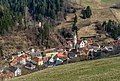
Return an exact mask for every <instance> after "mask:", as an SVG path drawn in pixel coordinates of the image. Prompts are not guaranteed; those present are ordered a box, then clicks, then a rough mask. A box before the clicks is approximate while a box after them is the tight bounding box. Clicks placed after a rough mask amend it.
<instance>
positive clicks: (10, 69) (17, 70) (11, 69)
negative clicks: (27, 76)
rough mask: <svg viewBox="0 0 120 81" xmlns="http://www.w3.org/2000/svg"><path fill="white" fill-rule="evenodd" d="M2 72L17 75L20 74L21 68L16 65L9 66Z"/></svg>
mask: <svg viewBox="0 0 120 81" xmlns="http://www.w3.org/2000/svg"><path fill="white" fill-rule="evenodd" d="M4 72H5V73H6V74H7V73H13V76H19V75H21V69H20V68H18V67H14V66H10V67H8V68H6V69H5V70H4Z"/></svg>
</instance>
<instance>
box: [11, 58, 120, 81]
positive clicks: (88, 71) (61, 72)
mask: <svg viewBox="0 0 120 81" xmlns="http://www.w3.org/2000/svg"><path fill="white" fill-rule="evenodd" d="M119 61H120V57H114V58H107V59H100V60H94V61H85V62H80V63H73V64H68V65H62V66H58V67H54V68H48V69H45V70H42V71H40V72H35V73H33V74H29V75H25V76H21V77H18V78H13V79H12V80H10V81H113V80H114V81H119V80H120V77H119V75H120V62H119Z"/></svg>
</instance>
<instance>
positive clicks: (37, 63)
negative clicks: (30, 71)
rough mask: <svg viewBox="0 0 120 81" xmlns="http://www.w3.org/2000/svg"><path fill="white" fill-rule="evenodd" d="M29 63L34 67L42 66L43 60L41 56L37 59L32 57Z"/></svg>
mask: <svg viewBox="0 0 120 81" xmlns="http://www.w3.org/2000/svg"><path fill="white" fill-rule="evenodd" d="M31 62H32V63H33V64H36V65H43V59H42V56H39V57H33V58H32V60H31Z"/></svg>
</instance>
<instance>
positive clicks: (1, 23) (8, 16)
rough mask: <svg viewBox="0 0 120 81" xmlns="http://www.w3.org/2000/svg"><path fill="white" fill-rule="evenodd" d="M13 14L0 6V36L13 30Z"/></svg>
mask: <svg viewBox="0 0 120 81" xmlns="http://www.w3.org/2000/svg"><path fill="white" fill-rule="evenodd" d="M14 24H15V23H14V18H13V13H12V12H11V11H10V10H9V9H8V8H7V7H4V6H0V34H5V33H7V32H9V31H10V30H12V29H13V26H14Z"/></svg>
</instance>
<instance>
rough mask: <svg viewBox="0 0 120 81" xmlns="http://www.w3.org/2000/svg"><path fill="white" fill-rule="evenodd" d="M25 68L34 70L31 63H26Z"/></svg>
mask: <svg viewBox="0 0 120 81" xmlns="http://www.w3.org/2000/svg"><path fill="white" fill-rule="evenodd" d="M25 68H27V69H30V70H32V69H35V68H36V66H35V65H33V64H32V63H27V64H26V65H25Z"/></svg>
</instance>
